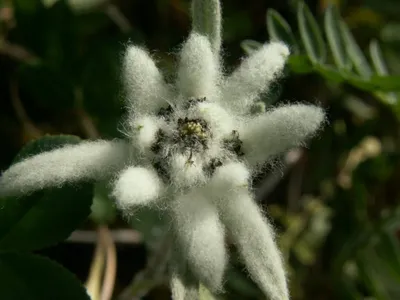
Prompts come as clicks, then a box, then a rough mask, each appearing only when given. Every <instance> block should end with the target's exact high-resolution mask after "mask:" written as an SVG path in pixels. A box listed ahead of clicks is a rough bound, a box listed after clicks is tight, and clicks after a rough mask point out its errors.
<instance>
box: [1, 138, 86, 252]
mask: <svg viewBox="0 0 400 300" xmlns="http://www.w3.org/2000/svg"><path fill="white" fill-rule="evenodd" d="M78 141H79V138H77V137H74V136H45V137H43V138H40V139H38V140H36V141H34V142H31V143H29V144H28V145H27V146H25V147H24V148H23V149H22V150H21V152H20V153H19V154H18V155H17V157H16V158H15V160H14V163H15V162H18V161H20V160H21V159H23V158H24V157H29V156H30V155H34V154H37V153H40V152H44V151H49V150H51V149H54V148H57V147H61V146H63V145H66V144H76V143H77V142H78ZM92 197H93V194H92V185H91V184H89V183H82V184H79V185H65V186H64V187H62V188H52V189H46V190H42V191H38V192H36V193H34V194H31V195H28V196H24V197H19V198H14V197H10V198H3V199H0V207H1V209H0V251H2V252H4V251H15V250H22V251H31V250H36V249H40V248H43V247H47V246H50V245H54V244H56V243H58V242H60V241H63V240H64V239H66V238H67V237H68V236H69V235H70V234H71V232H72V231H73V230H75V229H76V227H78V226H79V225H80V224H81V223H82V222H83V221H84V220H85V219H86V218H87V216H88V215H89V214H90V206H91V203H92Z"/></svg>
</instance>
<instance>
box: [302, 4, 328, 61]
mask: <svg viewBox="0 0 400 300" xmlns="http://www.w3.org/2000/svg"><path fill="white" fill-rule="evenodd" d="M297 20H298V25H299V30H300V36H301V39H302V41H303V44H304V48H305V49H306V53H307V55H308V57H309V58H310V60H311V62H312V63H314V64H316V63H321V64H322V63H324V62H325V59H326V49H325V43H324V39H323V37H322V33H321V31H320V29H319V26H318V23H317V21H316V20H315V19H314V17H313V15H312V13H311V12H310V9H309V8H308V6H307V5H306V4H305V3H303V2H300V3H299V5H298V9H297Z"/></svg>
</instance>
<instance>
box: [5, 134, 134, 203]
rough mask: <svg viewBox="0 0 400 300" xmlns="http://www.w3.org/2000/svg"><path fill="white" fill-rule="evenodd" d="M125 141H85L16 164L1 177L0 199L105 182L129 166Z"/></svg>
mask: <svg viewBox="0 0 400 300" xmlns="http://www.w3.org/2000/svg"><path fill="white" fill-rule="evenodd" d="M128 153H129V148H128V145H127V143H126V142H122V141H96V142H83V143H80V144H78V145H68V146H64V147H62V148H59V149H56V150H53V151H49V152H43V153H41V154H38V155H36V156H33V157H30V158H27V159H25V160H23V161H21V162H18V163H16V164H14V165H12V166H11V167H10V168H9V169H8V170H6V171H5V172H4V173H3V174H2V176H1V177H0V197H6V196H21V195H24V194H29V193H32V192H34V191H36V190H40V189H44V188H49V187H59V186H61V185H62V184H64V183H68V182H77V181H80V180H103V179H107V178H109V177H110V176H112V174H113V173H114V172H117V171H118V170H119V169H120V168H122V167H123V166H124V165H125V164H126V163H127V157H128Z"/></svg>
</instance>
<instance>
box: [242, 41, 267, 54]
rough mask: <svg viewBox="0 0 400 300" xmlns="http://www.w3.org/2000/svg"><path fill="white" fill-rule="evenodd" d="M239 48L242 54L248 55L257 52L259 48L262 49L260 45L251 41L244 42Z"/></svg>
mask: <svg viewBox="0 0 400 300" xmlns="http://www.w3.org/2000/svg"><path fill="white" fill-rule="evenodd" d="M240 46H241V47H242V49H243V50H244V52H246V53H247V54H248V55H250V54H252V53H253V52H255V51H257V50H258V49H259V48H260V47H262V44H261V43H259V42H257V41H253V40H244V41H242V42H241V43H240Z"/></svg>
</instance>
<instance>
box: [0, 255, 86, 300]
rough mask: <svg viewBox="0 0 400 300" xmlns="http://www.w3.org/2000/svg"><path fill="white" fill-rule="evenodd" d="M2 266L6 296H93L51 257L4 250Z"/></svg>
mask: <svg viewBox="0 0 400 300" xmlns="http://www.w3.org/2000/svg"><path fill="white" fill-rule="evenodd" d="M0 266H1V268H0V298H1V299H3V300H55V299H57V300H71V299H74V300H90V298H89V296H88V294H87V292H86V290H85V288H84V287H83V286H82V285H81V283H80V282H79V280H78V279H77V278H76V277H75V276H74V275H73V274H72V273H70V272H69V271H68V270H66V269H64V268H63V267H62V266H61V265H59V264H57V263H56V262H54V261H51V260H50V259H48V258H44V257H40V256H38V255H34V254H28V253H2V254H0Z"/></svg>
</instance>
